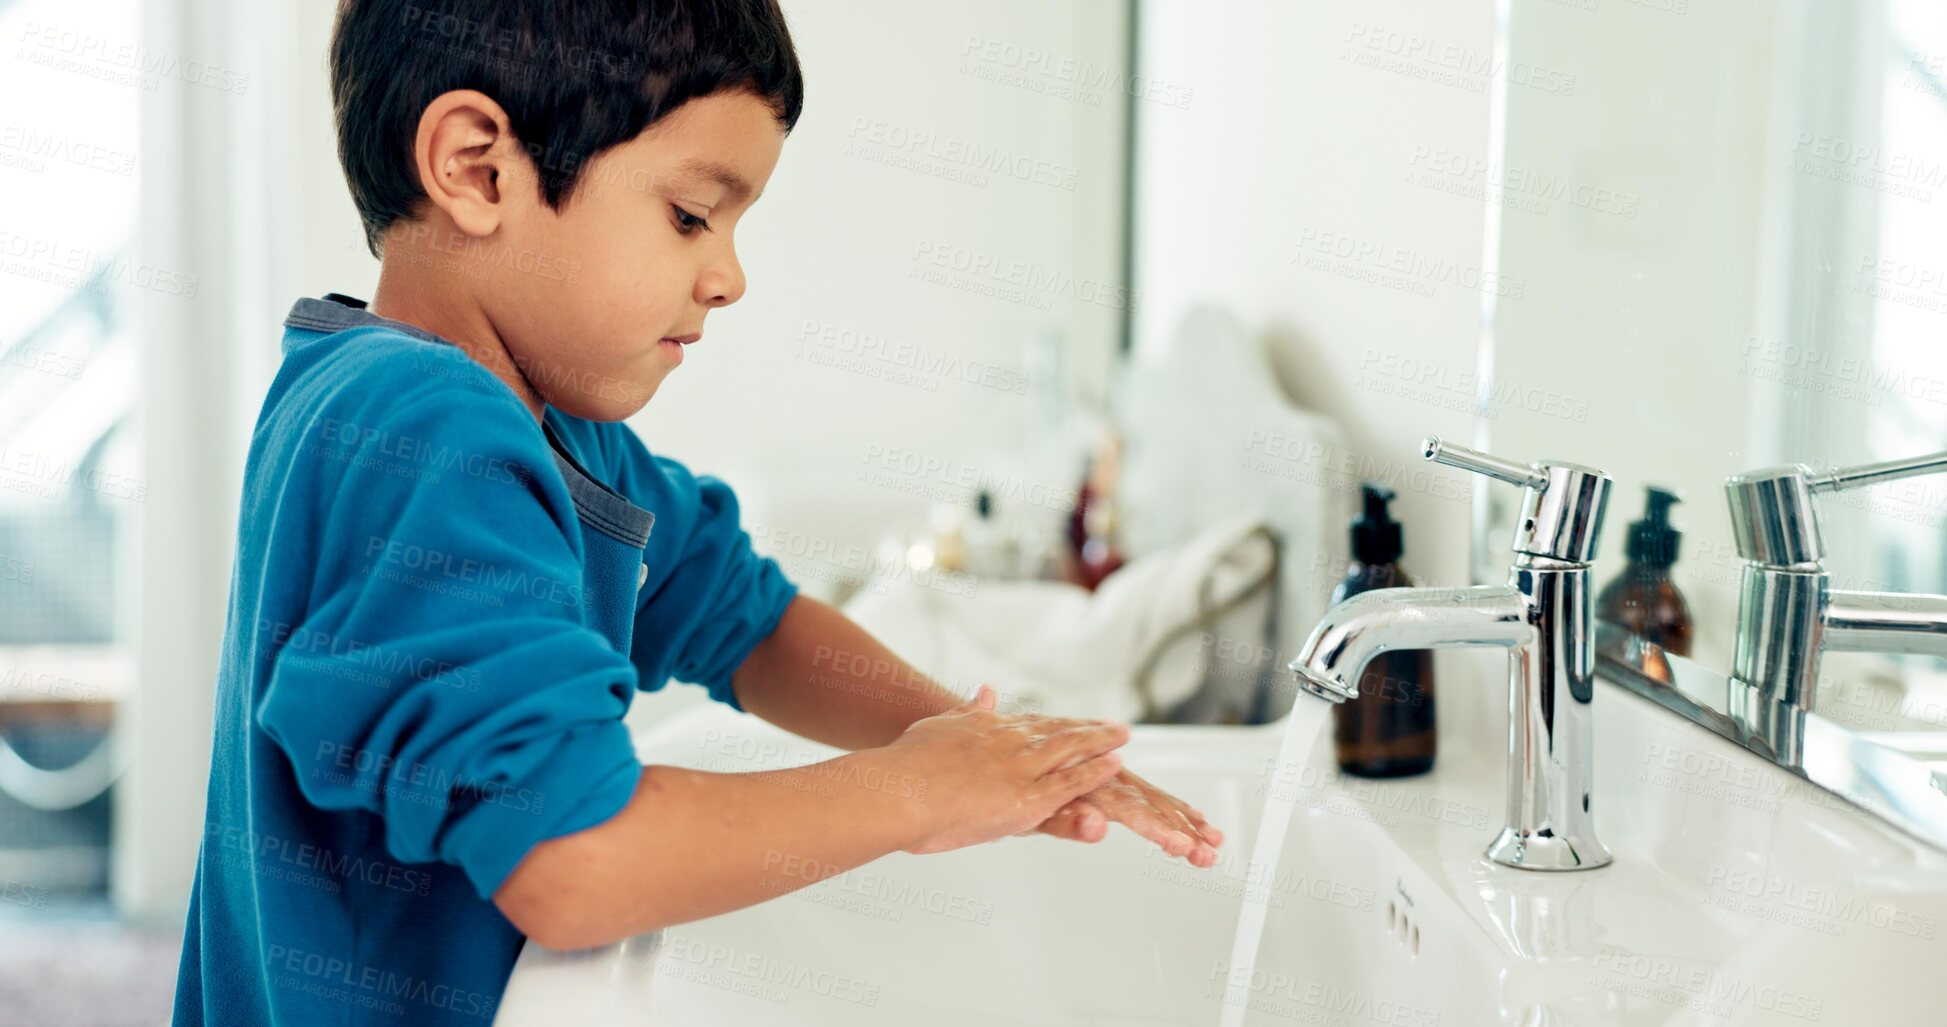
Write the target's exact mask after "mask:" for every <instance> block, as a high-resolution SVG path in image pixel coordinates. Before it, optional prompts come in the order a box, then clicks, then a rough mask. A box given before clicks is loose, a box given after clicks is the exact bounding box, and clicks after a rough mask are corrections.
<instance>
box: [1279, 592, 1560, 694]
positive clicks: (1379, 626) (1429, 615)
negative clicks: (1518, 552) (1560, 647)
mask: <svg viewBox="0 0 1947 1027" xmlns="http://www.w3.org/2000/svg"><path fill="white" fill-rule="evenodd" d="M1526 610H1527V608H1526V604H1525V603H1524V602H1523V600H1522V596H1521V593H1520V592H1519V591H1517V590H1516V589H1515V588H1514V587H1513V586H1510V585H1484V586H1479V587H1476V588H1380V589H1374V590H1372V591H1370V592H1361V593H1360V594H1358V595H1356V596H1353V597H1352V598H1350V599H1347V600H1345V601H1344V602H1342V603H1339V604H1338V605H1336V606H1334V607H1332V608H1331V609H1330V610H1328V611H1326V614H1325V619H1324V620H1321V621H1319V622H1318V627H1316V628H1314V629H1312V633H1311V637H1310V638H1308V639H1306V640H1305V646H1304V648H1303V649H1301V650H1299V652H1298V658H1297V659H1295V660H1293V661H1291V671H1292V673H1293V674H1295V675H1297V677H1298V684H1299V686H1300V687H1301V688H1303V689H1304V690H1305V691H1306V692H1309V693H1310V694H1312V695H1314V696H1316V697H1318V698H1320V699H1323V700H1325V701H1327V702H1330V703H1342V702H1347V701H1349V700H1352V699H1356V698H1358V695H1359V676H1360V675H1361V674H1363V673H1364V672H1365V669H1366V664H1368V663H1371V662H1372V658H1373V657H1375V656H1377V655H1379V654H1380V653H1382V652H1386V651H1387V650H1390V649H1447V648H1453V647H1456V646H1499V647H1501V648H1512V647H1514V646H1518V645H1521V644H1523V643H1525V642H1529V641H1532V640H1533V639H1534V637H1535V629H1534V627H1533V625H1531V624H1529V623H1528V619H1527V613H1526Z"/></svg>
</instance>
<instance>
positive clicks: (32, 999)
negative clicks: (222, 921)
mask: <svg viewBox="0 0 1947 1027" xmlns="http://www.w3.org/2000/svg"><path fill="white" fill-rule="evenodd" d="M181 946H182V931H181V929H180V928H177V927H172V928H168V929H162V928H157V929H154V930H137V929H133V928H130V927H128V926H126V925H124V924H121V923H119V922H117V921H116V920H114V919H113V918H112V917H111V916H110V915H109V914H108V912H107V910H106V909H105V907H101V906H73V907H61V906H55V905H50V908H47V909H44V910H35V911H16V910H11V909H5V908H4V907H0V1023H4V1024H5V1025H6V1027H162V1025H165V1024H167V1023H168V1022H169V1007H170V1002H171V999H172V998H173V996H174V994H175V986H176V956H177V954H178V953H179V952H180V950H181Z"/></svg>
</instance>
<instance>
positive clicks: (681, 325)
mask: <svg viewBox="0 0 1947 1027" xmlns="http://www.w3.org/2000/svg"><path fill="white" fill-rule="evenodd" d="M783 146H784V129H783V127H782V126H781V125H779V124H778V121H777V117H776V116H775V115H774V114H772V113H771V109H770V107H769V106H767V105H766V104H765V103H764V102H763V101H762V100H760V99H758V98H757V97H756V96H754V95H752V94H750V93H747V92H742V91H737V92H724V93H715V94H712V95H709V96H705V97H701V98H698V99H695V100H691V101H689V102H688V103H685V104H683V105H682V106H681V107H679V108H677V109H676V110H675V111H673V112H671V113H670V114H669V115H667V116H665V117H664V118H663V119H662V120H660V121H658V122H657V123H656V124H654V125H651V126H650V127H649V128H648V129H646V130H644V131H643V133H642V134H641V135H639V136H637V137H636V138H634V139H632V140H630V141H629V142H627V143H624V144H622V145H620V146H617V147H615V148H613V149H611V150H608V151H607V152H605V153H603V154H602V155H601V156H600V157H597V158H596V159H595V160H593V161H590V162H589V163H588V164H587V165H586V166H585V167H584V168H583V169H582V176H581V179H580V180H579V181H578V182H577V183H576V186H575V191H574V192H573V194H572V195H571V196H570V198H569V200H568V202H567V203H566V204H564V205H563V206H562V209H561V210H559V211H555V210H553V209H550V208H549V207H548V205H547V204H546V203H544V202H542V200H541V197H540V191H539V189H538V187H537V186H536V185H535V184H534V183H533V182H531V181H528V182H508V183H506V185H507V187H508V189H511V190H514V191H513V192H511V193H509V194H508V195H505V196H503V197H502V199H503V201H506V200H513V201H514V202H511V203H508V204H507V210H506V220H505V221H504V222H503V223H502V228H503V231H504V232H505V237H504V238H505V242H506V245H507V246H508V247H510V248H511V249H512V251H513V252H511V253H510V254H508V258H507V259H505V260H498V261H496V268H495V271H494V276H493V280H492V281H491V287H490V288H488V289H485V290H483V295H482V296H481V303H482V305H483V307H484V308H485V310H486V313H487V315H488V317H489V318H490V319H491V321H492V323H493V327H494V329H495V330H496V331H497V333H498V334H499V336H500V338H501V340H502V341H503V342H504V343H505V345H506V347H507V350H508V354H509V355H510V356H511V357H512V358H513V359H514V362H515V365H516V366H517V367H519V368H520V370H521V372H522V374H523V375H524V376H525V377H526V378H527V380H528V382H529V383H530V384H531V385H532V386H533V387H534V389H535V390H536V391H537V392H539V393H540V395H541V398H542V399H543V400H544V401H546V402H547V403H548V404H549V405H551V406H554V407H558V408H560V409H561V410H563V411H565V412H567V413H570V414H574V415H576V416H578V417H585V418H589V419H592V420H601V421H614V420H621V419H622V418H625V417H627V416H629V415H630V414H633V413H635V412H636V411H637V410H640V409H641V408H642V405H643V404H644V403H647V402H648V401H649V398H650V397H651V396H652V395H654V394H655V391H656V387H657V386H658V385H660V384H662V380H663V377H664V376H665V375H667V374H669V372H670V371H671V370H672V369H674V368H675V367H676V365H677V364H679V363H681V362H682V360H683V351H684V347H685V346H687V345H690V344H692V343H694V342H695V341H696V339H697V338H698V337H700V336H701V334H702V332H703V319H704V316H705V315H706V314H708V313H709V312H710V311H711V310H712V309H714V308H716V307H724V306H729V305H730V304H732V303H735V302H737V300H738V298H740V297H741V296H743V294H744V272H743V268H742V267H741V266H740V265H739V264H738V262H737V254H736V249H735V247H734V245H733V244H732V235H733V233H734V232H735V231H736V228H737V223H738V221H739V219H741V218H742V216H743V214H744V212H745V211H747V210H749V209H750V205H751V204H752V203H753V202H754V201H755V200H756V199H757V196H758V195H759V194H760V193H761V192H762V191H763V189H764V186H765V184H766V183H767V182H769V181H770V177H771V171H772V170H773V169H774V168H776V166H777V161H778V155H779V153H780V152H781V151H782V149H783Z"/></svg>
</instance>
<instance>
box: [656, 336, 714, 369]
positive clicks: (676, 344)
mask: <svg viewBox="0 0 1947 1027" xmlns="http://www.w3.org/2000/svg"><path fill="white" fill-rule="evenodd" d="M701 338H703V336H702V335H701V334H691V335H665V336H663V337H662V338H661V339H659V340H657V342H656V346H657V347H658V348H660V349H663V350H665V351H666V352H667V353H668V354H669V356H670V357H671V358H673V359H674V360H675V361H676V362H677V363H682V361H683V347H684V346H687V345H689V344H690V343H692V342H695V341H696V340H698V339H701Z"/></svg>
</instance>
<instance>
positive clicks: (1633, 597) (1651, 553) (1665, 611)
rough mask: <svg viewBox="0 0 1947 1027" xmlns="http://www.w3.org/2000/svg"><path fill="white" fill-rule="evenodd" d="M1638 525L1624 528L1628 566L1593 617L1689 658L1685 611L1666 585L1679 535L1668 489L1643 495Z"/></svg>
mask: <svg viewBox="0 0 1947 1027" xmlns="http://www.w3.org/2000/svg"><path fill="white" fill-rule="evenodd" d="M1645 492H1646V496H1645V505H1644V509H1643V517H1642V519H1641V520H1638V521H1632V522H1631V523H1630V525H1629V541H1628V543H1627V545H1626V546H1625V547H1624V548H1625V550H1626V551H1627V553H1628V556H1629V564H1628V566H1626V567H1624V568H1623V572H1622V573H1621V574H1619V575H1617V576H1616V579H1615V580H1614V581H1611V582H1609V584H1608V585H1607V586H1606V587H1604V588H1603V590H1602V593H1601V594H1600V595H1599V596H1597V597H1596V617H1597V618H1598V619H1600V620H1605V621H1609V622H1611V623H1613V624H1618V625H1621V626H1622V627H1624V628H1626V629H1628V630H1629V632H1630V633H1631V634H1633V635H1635V636H1636V637H1638V638H1640V639H1642V640H1643V641H1645V642H1652V643H1655V644H1656V645H1657V646H1659V647H1661V648H1662V649H1663V650H1664V651H1665V652H1672V653H1676V654H1677V655H1679V656H1688V655H1689V654H1690V638H1691V634H1692V631H1693V625H1692V624H1691V620H1690V605H1689V604H1688V603H1686V602H1685V601H1684V598H1683V593H1682V592H1679V591H1677V586H1676V583H1675V582H1673V581H1671V580H1670V568H1671V567H1672V566H1673V565H1674V564H1675V563H1676V562H1677V552H1678V549H1679V547H1680V546H1681V543H1682V541H1683V532H1681V531H1678V530H1677V528H1676V526H1675V525H1673V524H1671V523H1670V507H1672V506H1674V505H1676V504H1677V503H1678V502H1681V500H1680V499H1679V498H1678V496H1677V494H1676V493H1674V492H1671V491H1670V490H1668V489H1662V488H1657V487H1656V486H1654V485H1652V486H1650V487H1649V488H1648V489H1646V490H1645Z"/></svg>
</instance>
